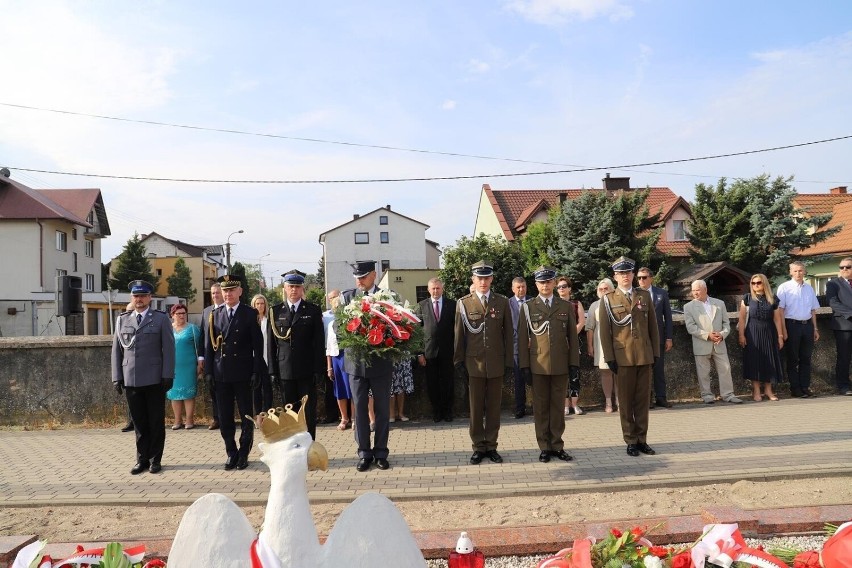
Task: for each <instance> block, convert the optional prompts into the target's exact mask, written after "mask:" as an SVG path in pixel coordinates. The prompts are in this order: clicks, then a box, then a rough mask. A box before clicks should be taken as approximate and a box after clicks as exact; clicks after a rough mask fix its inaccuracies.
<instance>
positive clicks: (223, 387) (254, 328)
mask: <svg viewBox="0 0 852 568" xmlns="http://www.w3.org/2000/svg"><path fill="white" fill-rule="evenodd" d="M218 282H219V284H220V285H221V287H222V295H223V296H224V297H225V303H224V304H222V305H221V306H219V307H218V308H216V309H215V310H213V311H212V312H210V315H209V316H208V321H207V337H205V338H204V340H205V343H206V347H205V350H204V374H205V375H206V377H207V381H208V384H210V381H212V382H213V388H214V389H215V390H216V402H217V404H218V406H219V432H220V433H221V434H222V439H224V440H225V452H226V453H227V455H228V458H227V460H226V461H225V469H226V470H231V469H234V468H237V469H245V468H247V467H248V456H249V452H251V447H252V443H253V442H254V422H253V421H252V419H251V418H250V417H251V416H255V415H257V413H258V412H260V409H258V410H257V412H255V409H254V408H253V396H252V393H253V392H254V387H255V386H256V385H257V381H258V380H259V378H260V373H261V371H262V369H263V365H264V361H263V334H262V333H261V331H260V325H259V324H258V323H257V310H255V309H254V308H252V307H251V306H247V305H245V304H241V303H240V296H241V295H242V293H243V289H242V286H241V284H240V280H239V278H238V277H236V276H231V275H229V274H226V275H225V276H222V277H220V278H219V280H218ZM235 400H236V402H237V408H238V409H239V412H240V416H241V417H242V418H241V423H240V445H239V447H238V446H237V444H236V442H235V441H234V434H235V433H236V429H237V427H236V423H235V422H234V401H235Z"/></svg>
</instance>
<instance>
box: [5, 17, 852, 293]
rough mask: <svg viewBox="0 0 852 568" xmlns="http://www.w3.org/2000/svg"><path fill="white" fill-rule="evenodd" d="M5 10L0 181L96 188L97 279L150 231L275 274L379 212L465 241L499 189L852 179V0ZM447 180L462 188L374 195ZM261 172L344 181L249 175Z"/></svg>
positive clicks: (807, 188)
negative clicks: (325, 235) (225, 250)
mask: <svg viewBox="0 0 852 568" xmlns="http://www.w3.org/2000/svg"><path fill="white" fill-rule="evenodd" d="M0 14H2V19H3V22H4V26H3V34H0V69H2V73H3V78H2V81H0V166H5V167H8V168H9V169H10V170H11V172H12V177H13V179H16V180H18V181H20V182H22V183H24V184H26V185H28V186H30V187H33V188H37V189H41V188H81V187H97V188H100V189H101V191H102V194H103V198H104V202H105V204H106V208H107V215H108V218H109V222H110V228H111V231H112V235H111V236H110V237H109V238H107V239H105V240H104V241H103V250H102V254H103V261H104V262H106V261H108V260H110V259H111V258H113V257H114V256H115V255H117V254H118V253H119V252H121V249H122V247H123V246H124V244H125V243H126V242H127V240H128V239H129V238H130V237H131V236H132V235H133V234H134V232H138V233H140V234H141V233H150V232H152V231H156V232H157V233H159V234H161V235H163V236H165V237H167V238H172V239H177V240H182V241H185V242H188V243H191V244H197V245H208V244H224V243H225V242H226V241H227V240H228V239H230V242H231V244H232V260H233V261H237V260H239V261H241V262H243V263H248V264H258V263H260V264H261V266H262V268H263V272H264V275H265V276H267V277H269V276H272V275H275V276H277V275H279V274H280V273H282V272H285V271H287V270H290V269H292V268H298V269H300V270H303V271H305V272H315V271H316V268H317V264H318V261H319V259H320V257H321V256H322V247H321V245H320V244H319V241H318V239H319V234H320V233H322V232H324V231H326V230H329V229H332V228H334V227H336V226H338V225H340V224H342V223H345V222H347V221H349V220H351V219H352V215H353V214H354V213H360V214H364V213H367V212H370V211H373V210H375V209H377V208H379V207H382V206H385V205H387V204H389V205H391V207H392V209H393V210H394V211H396V212H399V213H401V214H403V215H406V216H408V217H412V218H414V219H417V220H418V221H421V222H423V223H426V224H427V225H429V226H430V229H429V230H427V232H426V238H428V239H430V240H433V241H437V242H438V243H439V244H440V245H441V246H442V247H443V246H448V245H453V244H454V243H455V242H456V241H457V239H458V238H460V237H461V236H463V235H471V234H472V232H473V229H474V223H475V220H476V212H477V207H478V203H479V196H480V192H481V188H482V184H484V183H488V184H490V185H491V187H492V188H493V189H557V188H583V187H585V188H599V187H601V178H603V177H604V176H605V174H606V173H610V174H611V175H612V176H629V177H630V178H631V186H633V187H644V186H654V187H660V186H663V187H670V188H671V189H672V190H673V191H674V192H675V193H676V194H678V195H681V196H683V197H684V198H686V199H688V200H691V199H693V198H694V193H695V186H696V184H699V183H704V184H716V183H717V181H718V180H719V178H721V177H726V178H729V179H735V178H750V177H754V176H757V175H761V174H764V173H766V174H769V175H772V176H779V175H780V176H784V177H787V176H794V182H793V184H794V186H795V187H796V189H797V190H798V191H800V192H802V193H822V192H827V191H828V190H829V189H830V188H831V187H835V186H838V185H850V186H852V171H850V155H852V138H843V137H850V136H852V112H850V110H852V109H850V101H852V3H849V2H837V1H820V0H816V1H813V2H808V3H804V2H800V1H792V0H790V1H788V0H771V1H770V0H755V1H751V2H742V1H740V0H737V1H729V0H719V1H714V2H695V1H685V0H492V1H484V0H464V1H459V0H447V1H444V0H430V1H428V2H390V1H385V2H376V1H369V0H368V1H364V2H327V1H315V2H293V1H281V0H279V1H258V2H246V3H233V2H222V1H209V0H206V1H203V2H202V1H195V0H185V1H181V2H166V1H154V0H150V1H141V2H111V1H108V0H100V1H97V0H89V1H86V2H82V1H80V2H76V1H65V0H39V1H38V2H30V1H25V0H20V1H9V0H0ZM12 105H18V106H12ZM21 106H25V107H35V108H37V109H50V110H53V111H63V112H61V113H60V112H50V111H49V110H34V109H33V108H21ZM69 113H73V114H69ZM83 115H99V116H106V117H111V118H118V119H122V120H110V119H103V118H95V117H92V116H83ZM146 122H147V123H146ZM152 122H156V123H167V124H174V125H181V126H191V127H194V128H181V127H169V126H160V125H155V124H151V123H152ZM226 130H230V131H239V132H241V133H243V134H240V133H233V132H224V131H226ZM832 138H842V139H841V140H837V141H833V142H825V143H820V144H809V145H805V146H801V147H797V148H790V149H784V150H776V151H772V152H762V153H752V154H747V155H742V156H735V157H728V158H719V159H709V160H691V161H685V162H680V163H669V164H658V165H652V166H635V164H646V163H650V162H665V161H673V160H687V159H692V158H700V157H706V156H715V155H720V154H730V153H737V152H747V151H752V150H760V149H767V148H775V147H778V146H787V145H797V144H804V143H808V142H815V141H820V140H826V139H832ZM630 166H633V167H630ZM28 170H43V171H50V172H64V173H63V174H58V173H43V172H34V171H28ZM577 170H583V171H577ZM541 172H560V173H545V174H541ZM67 174H101V175H107V176H126V177H134V178H146V177H147V178H173V179H182V180H186V179H191V180H221V181H223V182H224V183H206V182H199V181H194V182H180V181H150V180H137V179H117V178H111V177H87V176H76V175H67ZM515 174H523V175H515ZM532 174H539V175H532ZM447 177H466V178H467V179H449V180H447V179H443V180H426V181H391V182H380V181H370V182H364V181H363V180H388V179H390V180H399V179H410V178H447ZM269 180H271V181H276V182H284V181H289V182H307V181H311V182H319V181H331V182H332V183H245V182H246V181H269ZM241 229H242V230H243V231H244V232H243V233H242V234H236V235H231V233H233V232H235V231H238V230H241ZM353 260H354V259H353Z"/></svg>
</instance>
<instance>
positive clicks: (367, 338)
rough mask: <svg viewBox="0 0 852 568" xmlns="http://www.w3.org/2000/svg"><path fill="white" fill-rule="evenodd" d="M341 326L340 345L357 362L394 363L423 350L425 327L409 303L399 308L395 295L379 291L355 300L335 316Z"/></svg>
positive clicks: (340, 309) (400, 305) (338, 336)
mask: <svg viewBox="0 0 852 568" xmlns="http://www.w3.org/2000/svg"><path fill="white" fill-rule="evenodd" d="M334 317H335V318H336V320H337V321H338V322H339V323H338V326H337V343H338V345H340V347H341V349H345V350H346V351H347V352H349V353H350V354H351V355H352V356H353V357H354V358H356V359H358V360H359V361H364V362H365V363H366V364H367V365H369V364H370V359H371V358H372V357H383V358H386V359H390V360H392V361H394V362H396V361H400V360H403V359H407V358H409V357H411V356H412V355H413V354H414V353H417V352H419V351H420V350H422V349H423V327H422V326H421V325H420V318H418V317H417V316H416V315H415V314H414V312H413V311H412V310H411V308H410V307H409V305H408V301H407V300H406V301H405V303H404V304H400V303H399V302H398V301H397V299H396V296H395V295H394V294H393V293H392V292H388V291H386V290H379V291H377V292H375V293H373V294H367V295H364V296H358V297H355V298H352V300H350V302H349V303H348V304H346V305H345V306H340V307H338V308H337V311H336V312H335V313H334Z"/></svg>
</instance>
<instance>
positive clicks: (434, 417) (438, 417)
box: [432, 414, 443, 422]
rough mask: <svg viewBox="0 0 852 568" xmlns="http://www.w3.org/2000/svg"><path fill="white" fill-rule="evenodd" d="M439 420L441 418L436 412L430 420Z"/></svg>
mask: <svg viewBox="0 0 852 568" xmlns="http://www.w3.org/2000/svg"><path fill="white" fill-rule="evenodd" d="M441 420H443V419H442V418H441V416H440V415H438V414H436V415H435V416H433V417H432V422H440V421H441Z"/></svg>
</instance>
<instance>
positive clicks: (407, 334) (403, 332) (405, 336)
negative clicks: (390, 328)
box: [399, 329, 411, 341]
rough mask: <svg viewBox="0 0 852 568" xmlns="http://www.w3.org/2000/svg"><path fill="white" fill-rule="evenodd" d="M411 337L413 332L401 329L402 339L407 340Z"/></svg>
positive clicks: (400, 335) (400, 336)
mask: <svg viewBox="0 0 852 568" xmlns="http://www.w3.org/2000/svg"><path fill="white" fill-rule="evenodd" d="M409 337H411V334H410V333H409V332H407V331H405V330H404V329H400V330H399V338H400V339H402V340H403V341H405V340H406V339H408V338H409Z"/></svg>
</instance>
